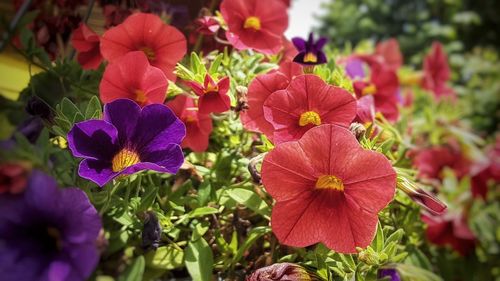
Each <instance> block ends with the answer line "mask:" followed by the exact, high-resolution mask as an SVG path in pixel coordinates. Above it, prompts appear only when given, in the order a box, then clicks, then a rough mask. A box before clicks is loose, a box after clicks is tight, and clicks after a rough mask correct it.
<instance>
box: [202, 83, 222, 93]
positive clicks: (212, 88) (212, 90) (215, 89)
mask: <svg viewBox="0 0 500 281" xmlns="http://www.w3.org/2000/svg"><path fill="white" fill-rule="evenodd" d="M218 91H219V86H217V84H212V83H209V84H208V85H207V87H206V88H205V94H208V93H216V92H218Z"/></svg>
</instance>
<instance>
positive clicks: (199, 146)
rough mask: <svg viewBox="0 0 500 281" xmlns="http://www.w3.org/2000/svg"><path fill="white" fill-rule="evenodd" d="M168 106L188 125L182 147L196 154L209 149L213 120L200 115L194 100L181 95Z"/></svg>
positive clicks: (206, 115) (207, 116) (168, 103)
mask: <svg viewBox="0 0 500 281" xmlns="http://www.w3.org/2000/svg"><path fill="white" fill-rule="evenodd" d="M167 106H168V107H170V109H172V111H173V112H174V113H175V115H177V117H179V119H181V121H182V122H183V123H184V124H185V125H186V137H185V138H184V140H183V141H182V147H188V148H190V149H191V150H193V151H195V152H203V151H205V150H207V148H208V139H209V137H210V133H211V132H212V119H211V118H210V115H208V114H200V113H199V112H198V108H197V107H196V105H195V101H194V99H192V98H190V97H188V96H185V95H179V96H177V97H175V99H173V100H172V101H169V102H167Z"/></svg>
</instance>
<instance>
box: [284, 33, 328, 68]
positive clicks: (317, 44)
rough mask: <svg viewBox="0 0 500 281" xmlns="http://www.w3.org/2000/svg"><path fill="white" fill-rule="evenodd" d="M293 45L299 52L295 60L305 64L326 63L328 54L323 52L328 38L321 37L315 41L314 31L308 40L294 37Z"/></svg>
mask: <svg viewBox="0 0 500 281" xmlns="http://www.w3.org/2000/svg"><path fill="white" fill-rule="evenodd" d="M292 42H293V45H295V48H297V51H299V53H298V54H297V55H296V56H295V58H293V61H294V62H296V63H300V64H303V65H317V64H322V63H326V56H325V53H324V52H323V47H324V46H325V44H326V42H327V40H326V38H325V37H320V38H319V39H318V41H314V36H313V33H312V32H311V33H309V38H308V39H307V41H306V40H304V39H302V38H300V37H294V38H292Z"/></svg>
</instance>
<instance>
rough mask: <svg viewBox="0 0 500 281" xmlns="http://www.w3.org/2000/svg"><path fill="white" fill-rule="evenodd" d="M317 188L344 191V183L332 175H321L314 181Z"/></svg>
mask: <svg viewBox="0 0 500 281" xmlns="http://www.w3.org/2000/svg"><path fill="white" fill-rule="evenodd" d="M316 188H317V189H333V190H338V191H344V183H343V182H342V180H341V179H339V178H337V177H336V176H332V175H323V176H320V177H319V178H318V180H317V181H316Z"/></svg>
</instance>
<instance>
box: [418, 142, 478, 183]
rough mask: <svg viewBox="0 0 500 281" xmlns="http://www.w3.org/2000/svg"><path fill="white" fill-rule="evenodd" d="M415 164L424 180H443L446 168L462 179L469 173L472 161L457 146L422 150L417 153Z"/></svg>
mask: <svg viewBox="0 0 500 281" xmlns="http://www.w3.org/2000/svg"><path fill="white" fill-rule="evenodd" d="M413 164H414V165H415V166H416V167H417V168H418V171H419V176H420V177H422V178H430V179H441V178H442V175H441V173H442V171H443V169H444V168H445V167H448V168H451V169H453V170H454V171H455V174H456V176H457V177H459V178H461V177H463V176H465V175H467V174H468V173H469V170H470V164H471V163H470V161H469V160H468V159H467V158H465V156H464V155H463V154H462V152H461V151H460V148H458V147H455V146H441V147H431V148H426V149H422V150H420V151H418V152H417V155H416V156H415V158H414V160H413Z"/></svg>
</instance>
